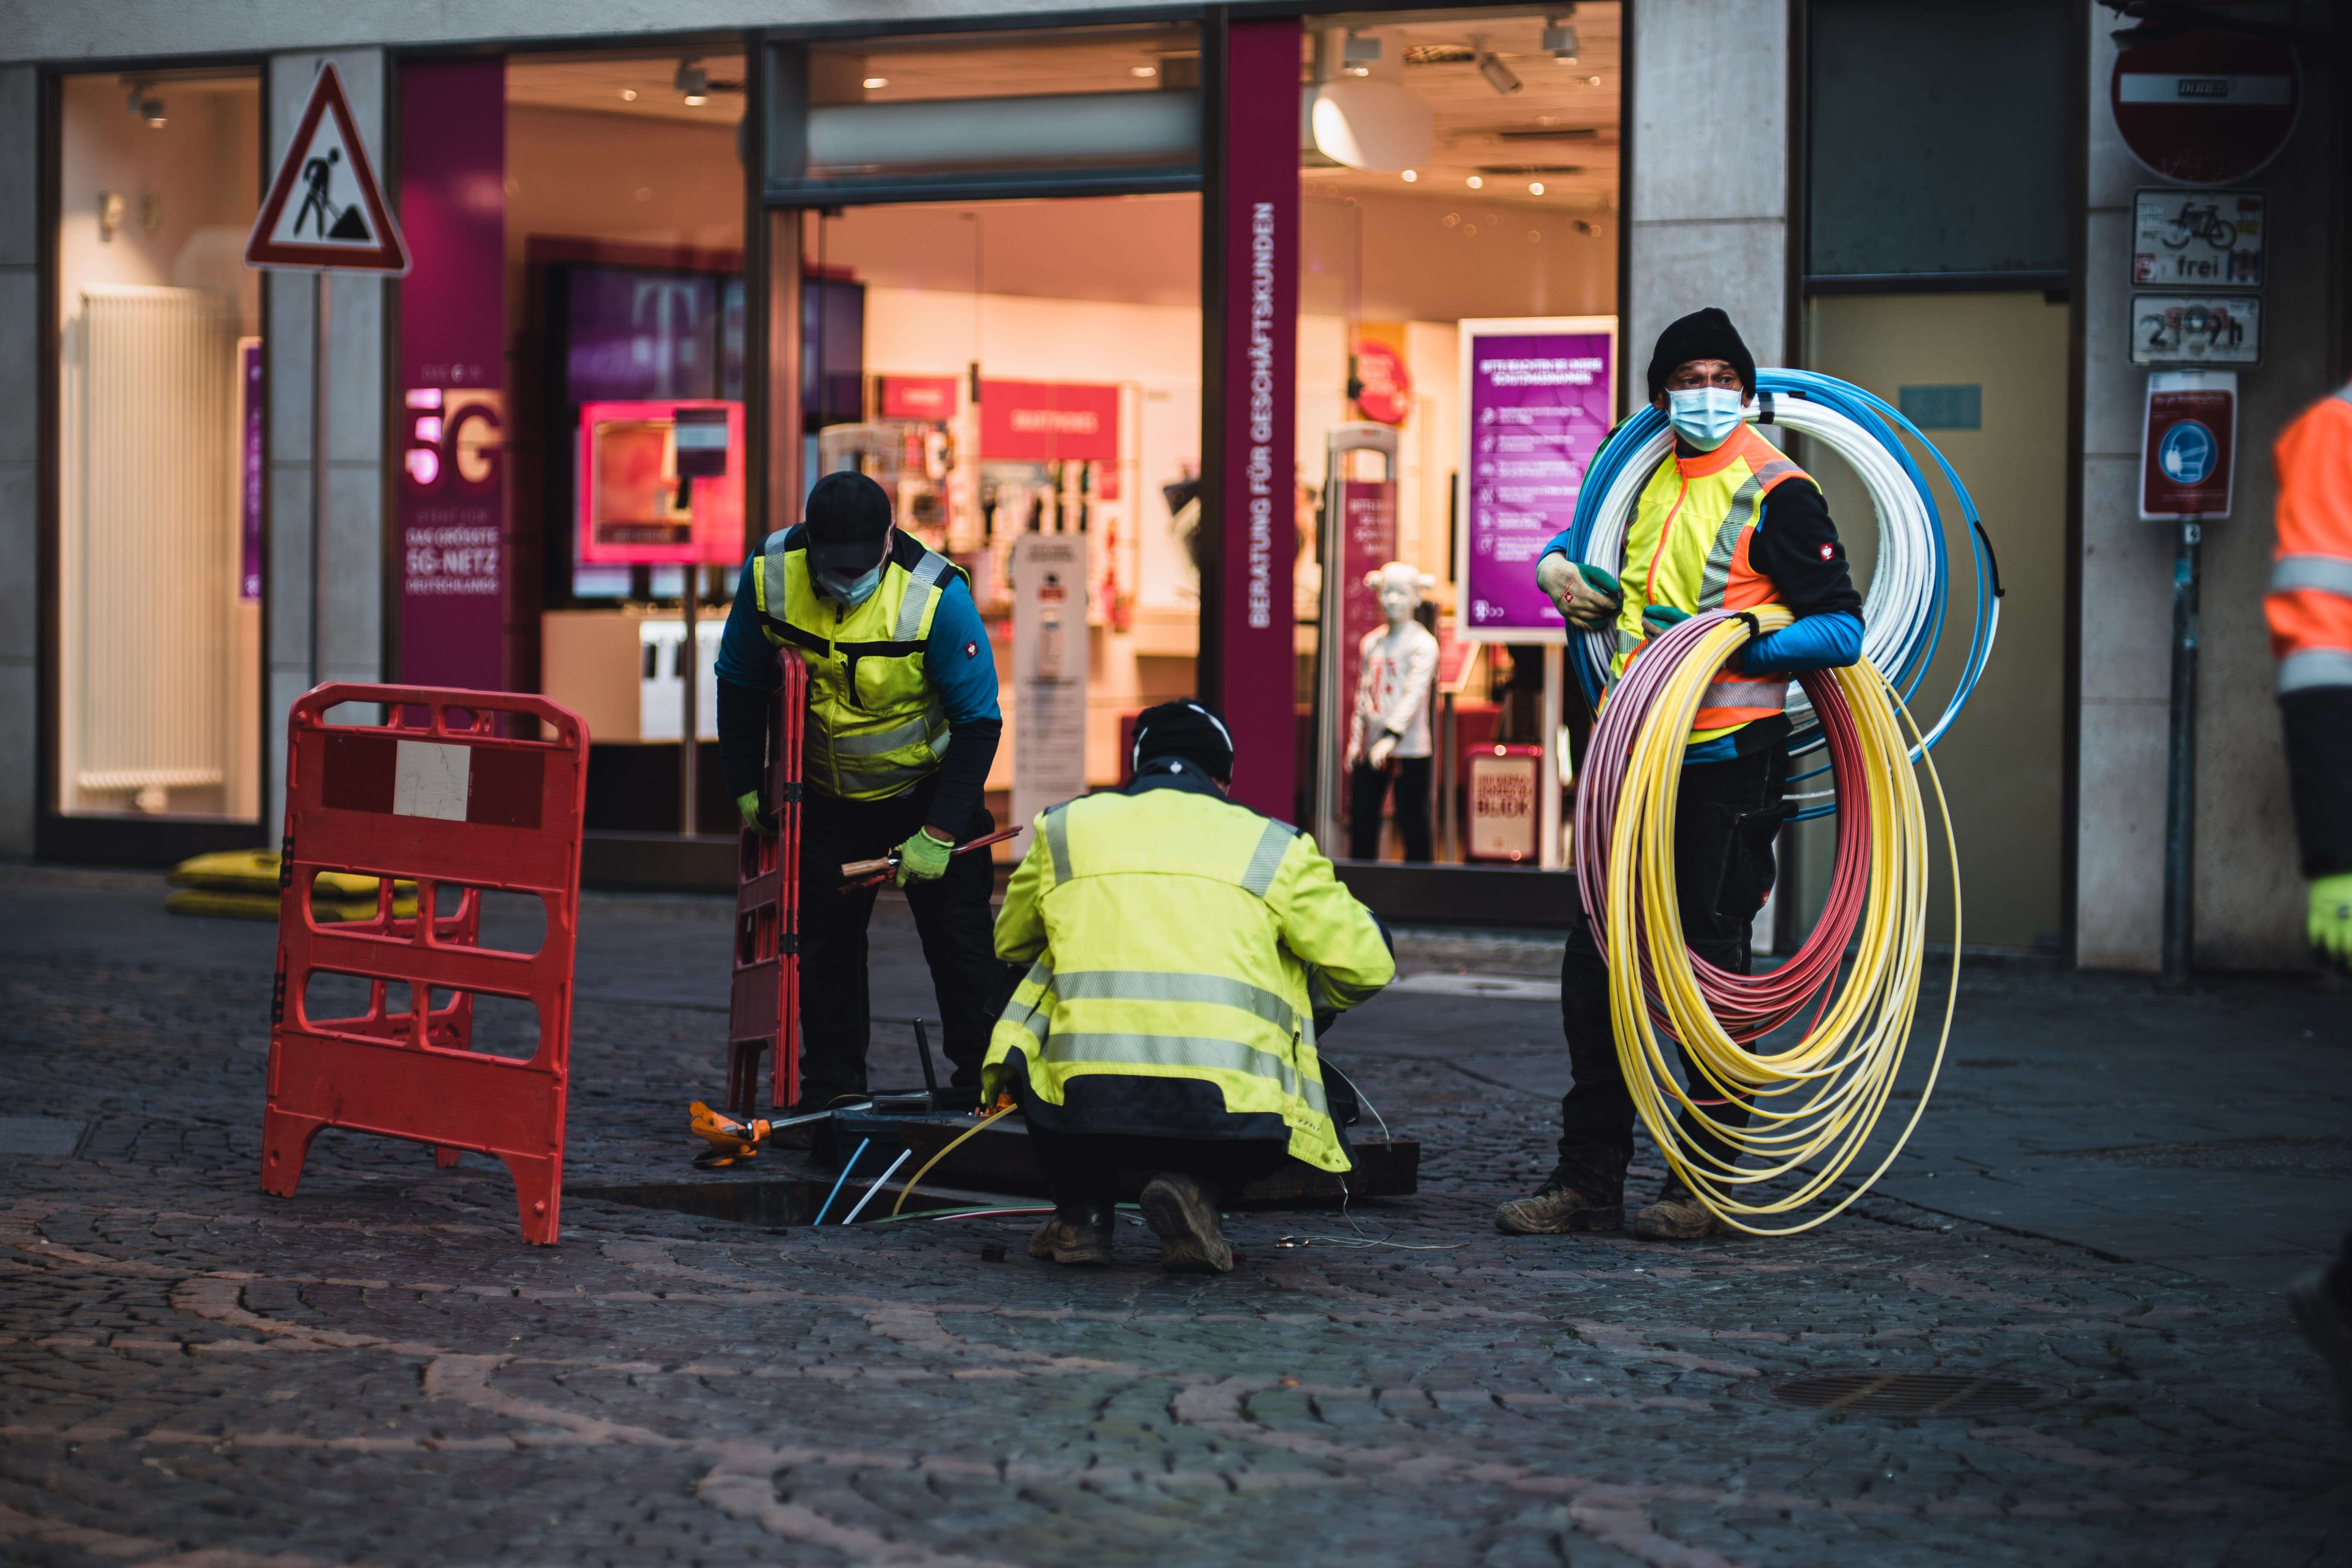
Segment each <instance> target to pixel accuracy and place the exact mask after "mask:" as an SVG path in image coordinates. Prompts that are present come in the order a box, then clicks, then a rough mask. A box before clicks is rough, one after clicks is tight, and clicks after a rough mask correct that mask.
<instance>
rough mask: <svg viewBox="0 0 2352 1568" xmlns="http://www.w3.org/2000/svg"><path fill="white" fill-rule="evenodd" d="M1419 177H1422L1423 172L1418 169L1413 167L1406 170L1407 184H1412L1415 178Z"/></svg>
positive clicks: (1405, 180)
mask: <svg viewBox="0 0 2352 1568" xmlns="http://www.w3.org/2000/svg"><path fill="white" fill-rule="evenodd" d="M1419 178H1421V174H1420V173H1419V171H1417V170H1413V169H1407V170H1406V171H1405V172H1404V183H1405V184H1408V185H1409V184H1412V183H1413V182H1414V181H1415V180H1418V179H1419Z"/></svg>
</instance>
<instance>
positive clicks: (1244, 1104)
mask: <svg viewBox="0 0 2352 1568" xmlns="http://www.w3.org/2000/svg"><path fill="white" fill-rule="evenodd" d="M996 953H997V956H998V957H999V958H1002V959H1004V960H1005V961H1007V962H1008V963H1028V964H1029V973H1028V974H1027V975H1026V976H1025V977H1024V979H1023V980H1022V982H1021V984H1020V987H1019V989H1017V990H1016V991H1014V993H1013V1000H1012V1002H1011V1004H1010V1005H1007V1006H1006V1008H1005V1010H1004V1016H1003V1017H1002V1018H1001V1019H999V1020H998V1022H997V1025H996V1029H995V1032H994V1034H993V1035H992V1037H990V1039H989V1044H988V1057H987V1060H986V1063H985V1065H984V1066H983V1067H982V1087H983V1092H984V1094H985V1095H986V1096H987V1097H988V1098H989V1099H991V1100H993V1099H994V1097H995V1096H996V1094H997V1093H998V1092H999V1090H1000V1089H1005V1088H1007V1087H1008V1086H1009V1085H1010V1083H1011V1081H1012V1079H1013V1072H1014V1069H1013V1068H1010V1067H1008V1064H1009V1063H1011V1062H1012V1059H1013V1058H1015V1057H1018V1058H1021V1061H1020V1062H1019V1064H1018V1068H1017V1070H1018V1071H1019V1072H1020V1073H1022V1074H1024V1075H1025V1077H1026V1079H1027V1082H1028V1085H1029V1089H1030V1090H1031V1092H1032V1093H1033V1094H1034V1096H1035V1097H1036V1098H1037V1099H1040V1100H1044V1101H1045V1103H1046V1104H1047V1105H1049V1106H1055V1107H1059V1106H1064V1105H1066V1104H1068V1103H1069V1102H1070V1100H1071V1089H1072V1088H1073V1086H1074V1084H1079V1083H1080V1082H1081V1080H1083V1083H1082V1087H1083V1089H1084V1092H1085V1100H1086V1104H1087V1107H1088V1108H1089V1111H1090V1113H1091V1114H1094V1115H1096V1116H1097V1117H1099V1118H1103V1119H1105V1120H1106V1121H1107V1123H1108V1122H1118V1123H1121V1124H1120V1125H1116V1126H1114V1125H1108V1124H1106V1125H1104V1126H1103V1127H1101V1128H1099V1129H1092V1128H1076V1129H1072V1130H1073V1131H1089V1130H1099V1131H1129V1132H1134V1131H1149V1130H1150V1129H1149V1128H1148V1127H1147V1126H1145V1125H1144V1123H1145V1122H1147V1121H1148V1120H1149V1117H1150V1106H1151V1105H1152V1104H1153V1103H1164V1102H1165V1100H1164V1096H1162V1095H1156V1094H1155V1093H1154V1092H1153V1090H1154V1089H1164V1088H1166V1087H1167V1086H1164V1085H1147V1084H1144V1083H1141V1082H1139V1080H1143V1079H1192V1080H1194V1081H1195V1082H1197V1083H1202V1084H1208V1085H1213V1086H1214V1087H1215V1089H1217V1090H1218V1091H1219V1092H1220V1093H1221V1094H1222V1096H1223V1114H1224V1115H1225V1116H1228V1117H1234V1118H1244V1117H1245V1118H1249V1119H1251V1120H1253V1121H1256V1122H1258V1123H1259V1124H1260V1125H1275V1124H1276V1123H1275V1122H1274V1121H1271V1120H1270V1119H1278V1125H1279V1126H1281V1127H1286V1128H1287V1129H1288V1131H1289V1150H1290V1152H1291V1154H1292V1155H1293V1156H1294V1157H1296V1158H1297V1159H1299V1160H1302V1161H1304V1162H1305V1163H1307V1164H1310V1165H1314V1166H1317V1167H1318V1168H1320V1169H1322V1170H1326V1171H1345V1170H1347V1169H1349V1158H1348V1154H1347V1150H1346V1147H1345V1145H1344V1144H1343V1143H1342V1142H1340V1138H1339V1130H1338V1128H1337V1127H1336V1126H1335V1125H1334V1124H1333V1122H1332V1120H1331V1113H1330V1111H1329V1110H1328V1108H1327V1106H1326V1105H1325V1103H1324V1098H1323V1071H1322V1067H1321V1064H1320V1061H1319V1059H1318V1057H1317V1055H1316V1051H1315V1023H1314V1014H1315V1012H1316V1010H1317V1009H1318V1008H1333V1009H1336V1008H1346V1007H1353V1006H1355V1005H1358V1004H1360V1003H1362V1002H1365V1001H1369V1000H1370V998H1371V997H1372V995H1373V994H1375V993H1377V992H1378V991H1379V990H1380V989H1381V986H1383V985H1386V984H1388V983H1389V982H1390V981H1391V979H1393V978H1395V975H1396V964H1395V962H1394V961H1393V960H1392V959H1391V958H1390V956H1389V951H1388V946H1387V944H1386V942H1384V941H1383V940H1382V939H1381V931H1380V927H1379V925H1378V924H1377V923H1376V922H1375V921H1373V919H1372V917H1371V912H1370V910H1366V909H1365V908H1364V907H1363V905H1361V904H1360V903H1358V902H1357V901H1356V900H1355V898H1354V897H1353V896H1352V895H1351V894H1349V891H1348V889H1346V888H1344V887H1342V886H1341V885H1340V884H1339V880H1338V879H1336V878H1335V877H1334V876H1333V875H1332V873H1331V862H1330V861H1328V860H1327V859H1325V858H1323V857H1322V855H1320V854H1319V853H1318V852H1317V850H1316V848H1315V845H1314V841H1313V840H1312V839H1309V838H1307V837H1306V836H1305V835H1303V834H1301V833H1299V832H1298V830H1297V829H1296V828H1294V827H1291V826H1288V825H1287V824H1285V823H1280V822H1272V821H1269V820H1267V819H1266V818H1265V817H1263V816H1258V815H1257V814H1256V813H1255V812H1253V811H1249V810H1246V809H1244V808H1243V807H1241V806H1238V805H1232V804H1231V803H1229V802H1227V801H1225V800H1223V799H1221V798H1218V797H1214V796H1211V795H1199V794H1192V793H1189V792H1186V791H1182V790H1177V789H1150V790H1145V791H1142V792H1140V793H1137V794H1131V795H1129V794H1110V795H1088V796H1087V797H1085V798H1083V799H1080V800H1075V801H1070V802H1067V803H1066V804H1065V805H1057V806H1055V807H1054V808H1053V809H1052V810H1050V811H1045V812H1042V813H1040V814H1039V815H1038V817H1037V820H1036V824H1035V834H1034V837H1032V839H1031V840H1030V845H1029V850H1028V853H1027V855H1026V856H1025V857H1024V858H1023V859H1022V862H1021V866H1020V868H1019V869H1018V870H1016V871H1015V872H1014V873H1013V880H1012V884H1011V885H1010V887H1008V888H1007V889H1006V891H1005V898H1004V909H1003V912H1002V913H1001V914H999V915H998V916H997V920H996ZM1122 1086H1132V1092H1128V1091H1127V1090H1126V1089H1123V1088H1122ZM1128 1109H1131V1110H1132V1112H1133V1114H1132V1115H1126V1114H1122V1112H1123V1110H1128ZM1160 1131H1169V1132H1173V1131H1177V1130H1176V1129H1160ZM1183 1131H1185V1132H1187V1133H1190V1134H1192V1135H1198V1134H1199V1133H1200V1131H1202V1130H1201V1129H1198V1128H1187V1129H1184V1130H1183ZM1210 1135H1211V1136H1214V1135H1215V1133H1214V1132H1213V1131H1212V1132H1211V1133H1210ZM1227 1135H1229V1136H1239V1135H1255V1134H1244V1133H1236V1132H1229V1133H1228V1134H1227Z"/></svg>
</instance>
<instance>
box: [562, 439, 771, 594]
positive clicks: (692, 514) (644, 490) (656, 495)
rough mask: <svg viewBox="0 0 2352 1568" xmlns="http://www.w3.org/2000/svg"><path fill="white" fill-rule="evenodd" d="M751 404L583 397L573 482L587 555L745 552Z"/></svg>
mask: <svg viewBox="0 0 2352 1568" xmlns="http://www.w3.org/2000/svg"><path fill="white" fill-rule="evenodd" d="M746 449H747V448H746V446H745V443H744V438H743V405H741V404H740V403H730V402H725V401H721V400H718V399H713V398H701V399H696V398H664V399H661V400H659V401H656V402H651V403H583V404H582V405H580V441H579V477H578V482H577V484H576V485H575V486H574V488H573V494H574V495H576V496H577V497H578V498H579V499H578V503H577V504H578V508H579V515H578V516H577V518H576V519H575V520H574V529H575V531H576V536H577V541H578V543H577V551H578V558H579V560H580V561H581V563H583V565H598V566H661V565H670V564H691V563H701V564H703V565H706V566H730V565H733V564H734V563H737V562H740V560H742V559H743V455H744V452H745V451H746Z"/></svg>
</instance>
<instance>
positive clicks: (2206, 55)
mask: <svg viewBox="0 0 2352 1568" xmlns="http://www.w3.org/2000/svg"><path fill="white" fill-rule="evenodd" d="M2302 98H2303V73H2302V72H2301V70H2300V69H2299V68H2297V67H2296V65H2295V60H2294V49H2292V48H2291V47H2288V46H2287V45H2285V44H2283V43H2273V42H2270V41H2269V40H2267V39H2262V38H2248V37H2239V36H2238V35H2236V34H2231V33H2215V32H2207V31H2204V30H2202V29H2198V30H2195V31H2190V32H2185V33H2178V34H2175V35H2174V36H2172V37H2168V38H2164V39H2161V40H2159V41H2158V42H2156V43H2151V44H2139V45H2136V46H2135V47H2131V48H2128V49H2125V50H2124V51H2123V52H2121V53H2120V54H2118V55H2116V66H2115V70H2114V72H2113V74H2112V75H2111V76H2110V78H2109V79H2108V84H2107V101H2108V106H2109V108H2110V109H2111V110H2113V112H2114V114H2115V117H2116V132H2118V133H2119V134H2121V135H2122V137H2123V139H2124V145H2125V146H2126V147H2128V148H2130V149H2131V153H2132V156H2133V157H2135V158H2137V159H2138V160H2139V161H2140V162H2141V163H2145V164H2146V165H2147V167H2148V168H2150V169H2152V170H2154V171H2155V172H2156V173H2158V174H2161V175H2163V176H2164V177H2165V178H2166V179H2168V180H2178V181H2179V182H2180V183H2181V184H2184V185H2220V184H2228V183H2229V182H2230V181H2231V180H2242V179H2244V178H2245V177H2246V176H2247V175H2248V174H2252V173H2253V172H2254V171H2255V170H2257V169H2259V168H2261V167H2262V166H2263V164H2265V163H2269V162H2270V161H2271V160H2272V159H2273V158H2275V157H2277V156H2278V152H2279V149H2280V148H2281V147H2284V146H2285V145H2286V139H2287V136H2288V134H2289V133H2290V132H2293V131H2294V118H2295V113H2296V110H2298V109H2299V108H2300V107H2301V104H2302Z"/></svg>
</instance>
